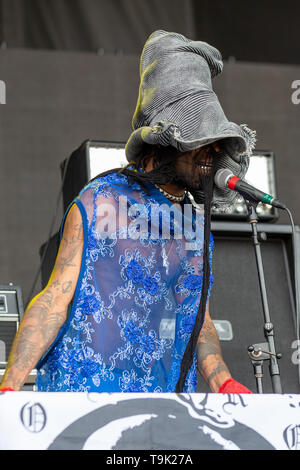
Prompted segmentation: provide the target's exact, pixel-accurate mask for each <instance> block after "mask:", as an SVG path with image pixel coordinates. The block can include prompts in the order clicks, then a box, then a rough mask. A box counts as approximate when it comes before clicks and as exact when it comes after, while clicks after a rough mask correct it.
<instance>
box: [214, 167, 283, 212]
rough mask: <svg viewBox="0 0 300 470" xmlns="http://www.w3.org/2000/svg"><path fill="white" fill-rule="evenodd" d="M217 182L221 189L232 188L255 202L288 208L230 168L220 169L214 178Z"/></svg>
mask: <svg viewBox="0 0 300 470" xmlns="http://www.w3.org/2000/svg"><path fill="white" fill-rule="evenodd" d="M214 181H215V184H216V186H217V187H218V188H220V189H232V190H233V191H237V192H238V193H240V194H241V195H242V196H243V197H244V198H245V199H248V200H252V201H255V202H263V203H264V204H270V205H271V206H274V207H277V208H279V209H286V206H285V205H284V204H283V203H282V202H280V201H279V200H278V199H275V198H274V197H273V196H270V194H267V193H264V192H262V191H260V190H259V189H256V188H254V186H251V185H250V184H248V183H246V181H243V180H241V179H240V178H238V177H237V176H235V175H234V174H233V173H232V172H231V171H230V170H229V169H228V168H223V169H221V170H218V171H217V172H216V174H215V178H214Z"/></svg>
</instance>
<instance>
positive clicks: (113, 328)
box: [36, 173, 213, 393]
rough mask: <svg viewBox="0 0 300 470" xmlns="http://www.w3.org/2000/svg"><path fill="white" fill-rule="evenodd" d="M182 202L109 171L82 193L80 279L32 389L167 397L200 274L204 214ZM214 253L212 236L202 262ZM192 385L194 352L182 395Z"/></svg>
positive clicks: (193, 315)
mask: <svg viewBox="0 0 300 470" xmlns="http://www.w3.org/2000/svg"><path fill="white" fill-rule="evenodd" d="M185 202H186V203H185V204H173V203H171V202H170V201H169V200H168V199H167V198H166V197H165V196H164V195H163V194H161V192H160V191H159V190H158V189H157V188H156V187H155V186H154V185H150V184H145V187H144V189H142V188H141V186H140V185H139V184H138V183H136V182H133V181H132V179H131V180H130V179H129V178H128V177H127V176H125V175H122V174H117V173H112V174H109V175H107V176H104V177H98V178H96V179H95V180H93V181H91V182H90V183H89V184H88V185H87V186H86V187H85V188H84V189H83V190H82V191H81V193H80V194H79V196H78V197H77V198H76V199H75V201H74V202H73V203H74V204H77V206H78V208H79V209H80V212H81V215H82V223H83V229H84V246H83V255H82V262H81V269H80V274H79V278H78V282H77V287H76V291H75V294H74V298H73V301H72V303H71V305H70V306H69V315H68V319H67V321H66V322H65V324H64V325H63V327H62V328H61V330H60V332H59V334H58V336H57V338H56V340H55V341H54V343H53V344H52V345H51V347H50V348H49V350H48V351H47V352H46V354H45V355H44V356H43V357H42V359H41V360H40V361H39V363H38V365H37V369H38V373H37V379H36V386H37V390H38V391H50V392H53V391H57V392H60V391H66V392H67V391H68V392H76V391H78V392H83V391H89V392H174V391H175V387H176V384H177V381H178V378H179V375H180V364H181V360H182V357H183V353H184V351H185V348H186V345H187V343H188V340H189V338H190V335H191V332H192V330H193V326H194V322H195V318H196V315H197V310H198V305H199V301H200V295H201V288H202V273H203V227H204V214H203V211H201V208H200V210H197V211H196V213H195V211H192V206H191V204H190V203H189V201H188V199H187V198H186V201H185ZM73 203H72V204H73ZM72 204H71V205H70V207H71V206H72ZM70 207H69V209H70ZM69 209H68V210H69ZM67 213H68V211H67ZM67 213H66V215H67ZM66 215H65V217H66ZM65 217H64V219H63V223H62V228H61V234H62V232H63V225H64V220H65ZM212 251H213V239H212V236H211V237H210V265H211V258H212ZM211 287H212V274H211V279H210V289H211ZM210 289H209V292H210ZM196 385H197V371H196V351H195V355H194V362H193V365H192V367H191V368H190V370H189V372H188V375H187V378H186V381H185V386H184V389H183V391H184V392H186V393H191V392H196Z"/></svg>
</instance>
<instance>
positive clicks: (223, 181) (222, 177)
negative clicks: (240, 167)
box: [214, 168, 234, 189]
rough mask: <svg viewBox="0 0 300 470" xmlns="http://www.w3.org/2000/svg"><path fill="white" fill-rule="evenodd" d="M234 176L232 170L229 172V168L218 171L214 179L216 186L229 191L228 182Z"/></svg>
mask: <svg viewBox="0 0 300 470" xmlns="http://www.w3.org/2000/svg"><path fill="white" fill-rule="evenodd" d="M232 176H234V174H233V173H232V171H231V170H228V168H222V169H221V170H218V171H217V172H216V174H215V178H214V181H215V185H216V186H217V187H218V188H220V189H227V181H228V180H229V178H231V177H232Z"/></svg>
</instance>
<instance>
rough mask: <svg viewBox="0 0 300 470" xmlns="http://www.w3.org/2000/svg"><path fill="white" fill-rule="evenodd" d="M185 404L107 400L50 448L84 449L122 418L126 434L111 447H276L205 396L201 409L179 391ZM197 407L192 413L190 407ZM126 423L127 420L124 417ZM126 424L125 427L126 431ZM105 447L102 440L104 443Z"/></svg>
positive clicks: (240, 401)
mask: <svg viewBox="0 0 300 470" xmlns="http://www.w3.org/2000/svg"><path fill="white" fill-rule="evenodd" d="M178 398H180V401H181V402H178V401H176V400H172V399H167V398H159V397H158V398H153V399H151V398H142V397H141V398H138V399H135V398H132V399H129V400H121V401H120V402H115V403H112V404H106V405H103V406H101V407H100V408H98V409H96V410H93V411H91V412H90V413H87V414H86V415H84V416H81V417H80V418H79V419H77V420H76V421H74V422H73V423H71V424H70V425H69V426H68V427H67V428H66V429H64V430H63V431H62V432H61V433H60V434H59V435H58V436H57V437H56V438H55V439H54V441H53V442H52V443H51V444H50V446H49V447H48V449H49V450H82V449H83V448H84V446H85V443H86V442H87V441H88V439H89V437H90V436H91V435H92V434H93V433H95V432H96V431H98V430H99V429H101V428H103V427H104V426H106V425H108V424H110V423H112V422H114V421H118V424H116V426H120V431H121V433H120V436H119V437H118V438H117V440H116V442H115V443H114V444H113V445H112V447H111V450H132V445H133V443H135V444H134V445H135V448H136V449H145V450H147V449H151V450H153V449H164V450H171V449H181V450H184V449H188V450H193V449H197V450H199V449H207V450H223V449H224V448H227V449H241V450H250V449H251V450H252V449H261V450H274V447H273V446H272V444H271V443H270V442H268V441H267V440H266V439H265V438H264V437H263V436H261V435H260V434H259V433H258V432H256V431H255V430H254V429H252V428H251V427H248V426H246V425H244V424H241V423H239V422H237V421H233V422H232V423H228V422H227V421H226V419H225V420H224V417H221V416H219V415H216V416H215V417H214V416H213V415H212V413H211V410H210V409H207V410H206V400H207V397H204V399H203V400H202V402H201V403H200V405H201V406H200V408H195V407H194V406H193V402H192V401H191V400H190V399H189V398H188V399H186V398H185V397H184V395H178ZM225 405H226V407H229V408H230V407H232V406H242V407H244V406H246V405H245V403H244V401H243V398H242V396H236V397H235V400H231V399H230V396H229V400H228V402H227V403H225V404H224V406H225ZM188 407H190V408H193V412H194V413H193V414H194V416H192V415H191V413H190V412H189V409H188ZM139 415H149V419H144V420H143V422H142V423H138V424H137V425H132V422H131V424H130V425H129V426H128V425H127V426H126V425H124V424H123V425H122V424H121V423H122V420H124V418H130V417H137V418H138V417H139ZM123 423H124V421H123ZM122 426H124V427H123V429H122ZM100 445H101V443H100Z"/></svg>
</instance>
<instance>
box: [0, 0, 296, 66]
mask: <svg viewBox="0 0 300 470" xmlns="http://www.w3.org/2000/svg"><path fill="white" fill-rule="evenodd" d="M0 6H1V11H2V15H1V11H0V15H1V18H0V40H1V44H2V47H9V48H24V47H26V48H33V49H57V50H76V51H93V52H97V51H98V52H99V53H100V54H105V53H122V52H123V53H124V54H140V52H141V49H142V47H143V45H144V42H145V39H146V38H147V36H148V35H149V34H150V33H152V32H153V31H154V30H156V29H165V30H167V31H176V32H179V33H182V34H185V35H187V36H188V37H190V38H192V39H200V40H202V41H206V42H208V43H210V44H213V45H214V46H216V47H217V48H218V49H219V50H220V51H221V52H222V55H223V58H224V59H225V60H226V59H228V58H229V57H234V58H235V59H236V60H239V61H251V62H274V63H286V64H299V63H300V54H299V19H300V2H299V0H288V1H287V2H274V0H264V1H263V2H259V1H256V2H255V1H254V2H244V1H241V0H227V1H226V2H225V1H220V0H0ZM1 24H2V33H1Z"/></svg>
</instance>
